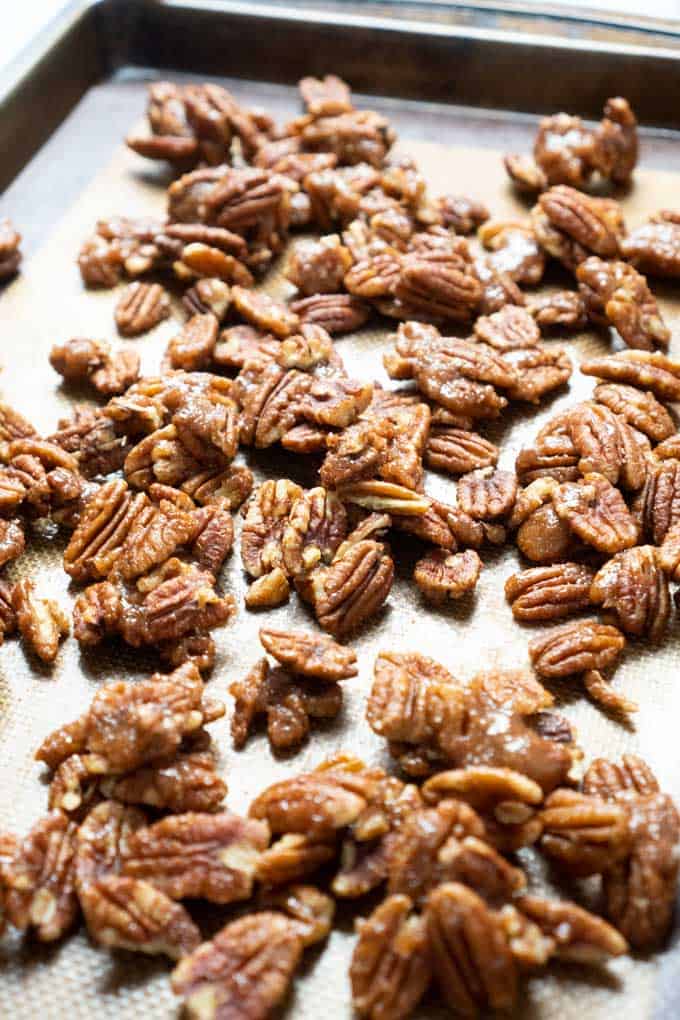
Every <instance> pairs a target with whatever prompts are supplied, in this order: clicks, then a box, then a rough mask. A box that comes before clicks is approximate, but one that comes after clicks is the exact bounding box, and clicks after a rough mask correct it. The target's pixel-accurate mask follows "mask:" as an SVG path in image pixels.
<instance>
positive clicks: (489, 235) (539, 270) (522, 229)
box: [478, 220, 546, 342]
mask: <svg viewBox="0 0 680 1020" xmlns="http://www.w3.org/2000/svg"><path fill="white" fill-rule="evenodd" d="M478 236H479V239H480V241H481V242H482V244H483V245H484V247H485V248H488V249H489V250H490V251H491V252H492V255H491V261H492V263H493V265H494V266H495V267H496V269H498V270H499V271H500V272H501V273H507V274H508V276H510V277H511V279H513V280H514V281H515V283H521V284H527V285H534V284H537V283H540V282H541V280H542V278H543V273H544V271H545V261H546V259H545V253H544V252H543V251H542V249H541V246H540V245H539V244H538V242H537V240H536V238H535V236H534V232H533V230H532V229H531V225H530V224H529V223H523V222H521V221H516V220H514V221H513V220H510V221H508V222H504V221H491V222H487V223H485V224H484V225H483V226H482V227H481V228H480V230H479V232H478ZM506 308H507V309H511V308H514V306H513V305H507V306H506ZM501 310H502V311H503V310H504V309H501ZM524 314H526V313H524ZM522 319H523V317H522V318H518V320H517V321H518V323H519V324H521V326H523V325H524V323H523V321H522ZM520 335H521V337H522V339H526V335H527V334H526V333H525V331H524V329H522V330H521V334H520ZM482 339H484V338H482ZM537 339H538V338H537ZM487 342H488V341H487Z"/></svg>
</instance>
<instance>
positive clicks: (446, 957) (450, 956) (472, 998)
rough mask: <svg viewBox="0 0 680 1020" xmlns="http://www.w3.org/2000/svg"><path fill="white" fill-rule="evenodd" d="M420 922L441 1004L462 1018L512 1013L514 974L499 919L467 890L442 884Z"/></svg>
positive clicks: (451, 883)
mask: <svg viewBox="0 0 680 1020" xmlns="http://www.w3.org/2000/svg"><path fill="white" fill-rule="evenodd" d="M425 920H426V924H427V934H428V938H429V942H430V948H431V952H432V964H433V968H434V974H435V977H436V979H437V983H438V985H439V989H440V991H441V994H442V996H443V998H444V1000H445V1002H446V1004H447V1005H448V1006H449V1007H450V1008H451V1009H452V1010H454V1012H456V1013H460V1014H462V1015H464V1016H476V1015H477V1012H478V1011H479V1010H480V1009H489V1008H490V1009H505V1010H510V1009H512V1007H513V1006H514V1005H515V1003H516V1001H517V995H518V972H517V965H516V963H515V961H514V959H513V957H512V954H511V953H510V949H509V947H508V943H507V940H506V936H505V931H504V926H503V922H502V919H501V917H500V916H499V915H498V914H497V913H495V912H494V911H491V910H489V908H488V907H487V906H486V904H485V903H484V900H483V899H481V898H480V897H479V896H478V895H477V894H476V893H475V892H473V891H472V889H468V888H466V887H465V886H464V885H460V884H458V883H456V882H447V883H445V884H444V885H440V886H439V888H438V889H435V890H434V892H433V893H432V894H431V895H430V898H429V900H428V903H427V909H426V911H425Z"/></svg>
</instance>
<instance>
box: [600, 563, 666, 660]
mask: <svg viewBox="0 0 680 1020" xmlns="http://www.w3.org/2000/svg"><path fill="white" fill-rule="evenodd" d="M590 599H591V601H592V602H593V603H594V604H595V605H600V606H602V607H603V609H608V610H611V611H612V612H613V613H614V616H615V619H616V622H617V623H618V624H619V625H620V627H621V629H622V630H624V631H625V632H626V633H627V634H633V635H635V636H636V637H641V636H643V635H645V636H647V637H648V638H649V639H650V641H653V642H658V641H660V640H661V639H662V638H663V635H664V633H665V631H666V628H667V626H668V621H669V618H670V611H671V600H670V592H669V590H668V581H667V580H666V575H665V574H664V572H663V570H662V569H661V566H660V565H659V554H658V551H657V550H656V549H655V548H654V546H651V545H642V546H636V547H635V548H634V549H625V550H624V551H623V552H620V553H617V554H616V556H614V557H613V558H612V559H611V560H609V562H608V563H605V565H604V566H603V567H601V568H600V570H599V571H598V573H597V574H596V576H595V578H594V580H593V583H592V585H591V588H590Z"/></svg>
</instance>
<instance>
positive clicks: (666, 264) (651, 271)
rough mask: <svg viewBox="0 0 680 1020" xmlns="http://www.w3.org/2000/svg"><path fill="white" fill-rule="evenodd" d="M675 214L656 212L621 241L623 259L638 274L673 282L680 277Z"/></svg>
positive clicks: (679, 234) (679, 236)
mask: <svg viewBox="0 0 680 1020" xmlns="http://www.w3.org/2000/svg"><path fill="white" fill-rule="evenodd" d="M676 215H677V214H674V213H665V212H663V211H662V212H660V213H657V214H656V216H652V217H651V219H650V221H649V223H644V224H643V225H642V226H641V227H637V229H635V230H632V231H631V232H630V233H629V234H627V235H626V237H624V238H623V240H622V241H621V254H622V256H623V257H624V258H625V259H626V261H627V262H630V263H631V265H633V266H634V267H635V268H636V269H637V270H638V271H639V272H641V273H647V274H648V275H649V276H666V277H670V278H675V279H677V277H679V276H680V222H678V220H677V219H676V218H675V217H676Z"/></svg>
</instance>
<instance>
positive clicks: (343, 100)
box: [298, 74, 353, 117]
mask: <svg viewBox="0 0 680 1020" xmlns="http://www.w3.org/2000/svg"><path fill="white" fill-rule="evenodd" d="M298 88H299V90H300V95H301V97H302V101H303V103H304V104H305V107H306V108H307V113H311V114H312V116H313V117H327V116H333V115H335V114H338V113H346V112H347V111H348V110H351V109H353V106H352V94H351V92H350V88H349V85H348V84H347V83H346V82H344V81H343V80H342V78H338V76H337V75H335V74H327V75H325V76H324V77H323V78H312V77H307V78H301V79H300V81H299V82H298Z"/></svg>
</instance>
